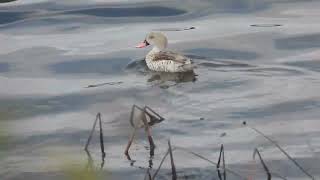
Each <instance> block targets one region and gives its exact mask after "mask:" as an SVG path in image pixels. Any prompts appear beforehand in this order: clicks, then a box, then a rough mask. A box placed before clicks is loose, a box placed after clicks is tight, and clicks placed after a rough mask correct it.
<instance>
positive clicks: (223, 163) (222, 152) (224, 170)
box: [217, 144, 227, 180]
mask: <svg viewBox="0 0 320 180" xmlns="http://www.w3.org/2000/svg"><path fill="white" fill-rule="evenodd" d="M221 158H222V166H223V180H226V179H227V173H226V164H225V159H224V148H223V144H221V148H220V155H219V160H218V163H217V171H218V176H219V179H220V180H222V177H221V172H220V163H221Z"/></svg>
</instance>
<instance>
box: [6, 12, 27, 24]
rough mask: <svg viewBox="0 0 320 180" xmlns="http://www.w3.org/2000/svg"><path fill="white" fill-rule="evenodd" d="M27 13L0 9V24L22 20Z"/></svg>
mask: <svg viewBox="0 0 320 180" xmlns="http://www.w3.org/2000/svg"><path fill="white" fill-rule="evenodd" d="M27 14H28V13H25V12H10V11H0V24H7V23H11V22H15V21H19V20H22V19H24V18H25V16H26V15H27Z"/></svg>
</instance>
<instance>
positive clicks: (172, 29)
mask: <svg viewBox="0 0 320 180" xmlns="http://www.w3.org/2000/svg"><path fill="white" fill-rule="evenodd" d="M192 29H195V27H193V26H192V27H185V28H159V29H153V30H152V31H188V30H192Z"/></svg>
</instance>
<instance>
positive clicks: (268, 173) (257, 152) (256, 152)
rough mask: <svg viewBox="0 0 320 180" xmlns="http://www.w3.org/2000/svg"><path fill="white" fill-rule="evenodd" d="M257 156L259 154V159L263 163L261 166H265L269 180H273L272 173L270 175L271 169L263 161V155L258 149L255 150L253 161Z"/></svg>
mask: <svg viewBox="0 0 320 180" xmlns="http://www.w3.org/2000/svg"><path fill="white" fill-rule="evenodd" d="M256 154H258V156H259V159H260V162H261V164H262V166H263V169H264V170H265V172H266V173H267V176H268V180H271V177H272V176H271V173H270V171H269V168H268V166H267V165H266V164H265V163H264V160H263V159H262V156H261V154H260V152H259V150H258V149H257V148H255V149H254V152H253V159H255V157H256Z"/></svg>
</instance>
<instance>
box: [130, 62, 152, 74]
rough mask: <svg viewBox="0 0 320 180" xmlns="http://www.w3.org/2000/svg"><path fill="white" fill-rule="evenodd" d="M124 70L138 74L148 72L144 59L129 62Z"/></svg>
mask: <svg viewBox="0 0 320 180" xmlns="http://www.w3.org/2000/svg"><path fill="white" fill-rule="evenodd" d="M125 69H126V70H127V71H134V72H139V73H141V74H146V73H147V72H148V71H149V69H148V67H147V64H146V61H145V60H144V59H140V60H134V61H130V62H129V63H128V64H127V65H126V67H125Z"/></svg>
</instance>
